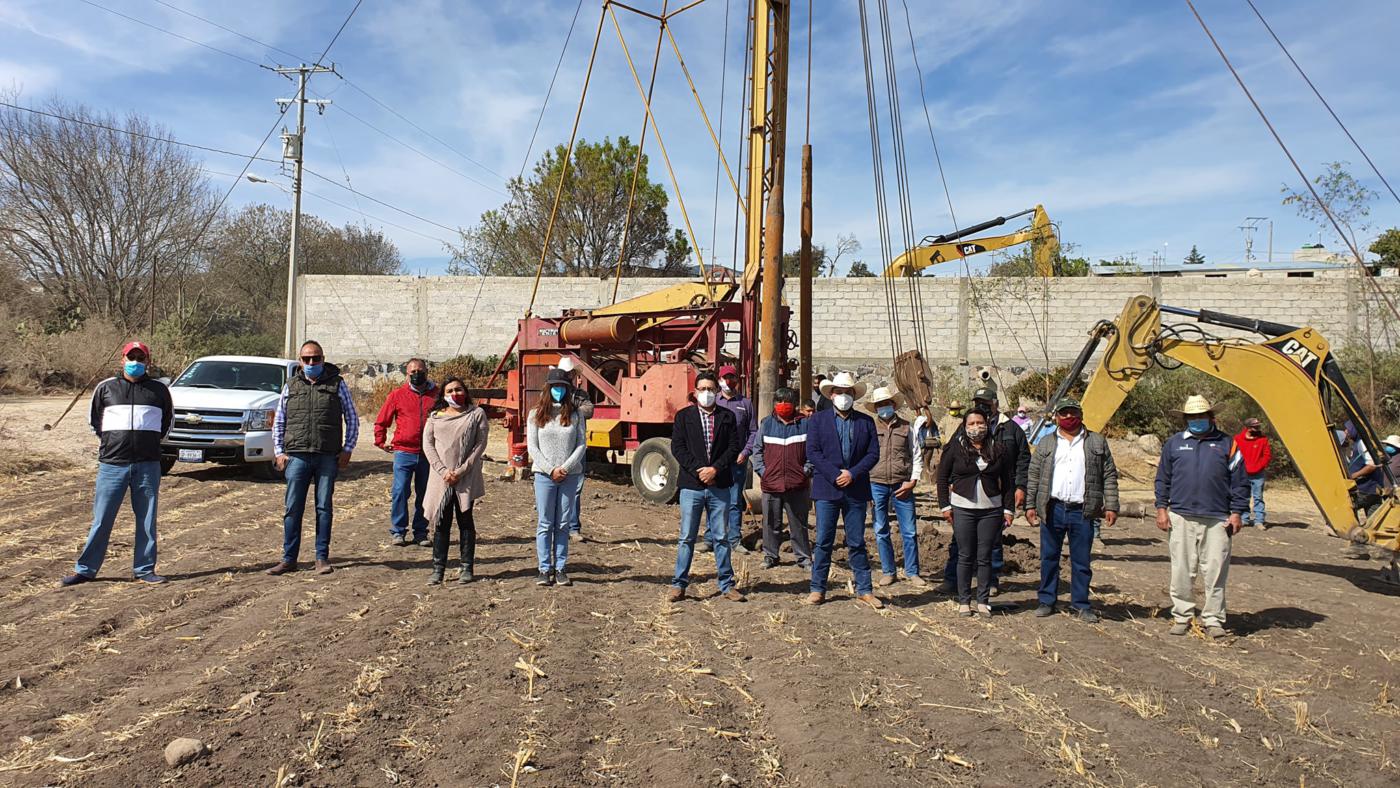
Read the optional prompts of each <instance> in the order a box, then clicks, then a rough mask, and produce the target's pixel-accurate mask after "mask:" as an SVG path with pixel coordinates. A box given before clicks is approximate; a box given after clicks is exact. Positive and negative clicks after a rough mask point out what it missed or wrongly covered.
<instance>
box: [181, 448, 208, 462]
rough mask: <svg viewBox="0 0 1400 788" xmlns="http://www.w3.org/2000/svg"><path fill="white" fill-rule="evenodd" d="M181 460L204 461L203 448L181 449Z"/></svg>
mask: <svg viewBox="0 0 1400 788" xmlns="http://www.w3.org/2000/svg"><path fill="white" fill-rule="evenodd" d="M179 459H180V462H204V450H203V449H181V450H180V458H179Z"/></svg>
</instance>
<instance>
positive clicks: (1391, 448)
mask: <svg viewBox="0 0 1400 788" xmlns="http://www.w3.org/2000/svg"><path fill="white" fill-rule="evenodd" d="M1396 452H1400V449H1397V448H1395V447H1394V446H1386V447H1385V453H1386V454H1389V455H1391V456H1394V455H1395V454H1396Z"/></svg>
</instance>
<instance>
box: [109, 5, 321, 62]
mask: <svg viewBox="0 0 1400 788" xmlns="http://www.w3.org/2000/svg"><path fill="white" fill-rule="evenodd" d="M151 2H153V3H157V4H159V5H163V6H165V7H166V8H169V9H170V10H171V11H175V12H177V13H181V14H184V15H185V16H187V17H190V18H191V19H198V20H199V21H201V22H203V23H205V24H207V25H213V26H214V27H217V28H219V29H220V30H222V31H224V32H225V33H231V34H233V35H235V36H238V37H239V38H241V39H243V40H244V41H248V42H250V43H254V44H257V45H258V46H260V47H263V48H264V49H271V50H272V51H274V52H278V53H281V54H283V55H286V56H287V57H290V58H293V59H295V60H305V59H306V58H305V57H303V56H301V55H298V54H297V53H295V52H288V51H287V50H285V49H282V48H281V47H277V46H273V45H272V44H269V43H267V42H266V41H259V40H258V39H256V38H253V37H252V36H249V35H244V34H243V33H240V32H238V31H237V30H234V29H233V28H231V27H226V26H224V25H221V24H219V23H218V22H215V21H214V20H212V19H208V18H205V17H202V16H200V15H199V14H196V13H194V12H192V11H186V10H185V9H183V8H180V7H179V6H176V5H171V4H170V3H167V2H165V0H151ZM89 5H91V4H89ZM113 13H116V12H113ZM127 18H128V19H131V17H127ZM132 21H134V22H139V21H140V20H137V19H133V20H132ZM141 24H146V23H145V22H141ZM147 26H148V27H150V25H147ZM157 29H159V28H157ZM162 32H165V31H162ZM196 43H198V42H196ZM201 46H203V44H201ZM220 51H222V50H220ZM225 54H227V53H225ZM235 57H237V56H236V55H235Z"/></svg>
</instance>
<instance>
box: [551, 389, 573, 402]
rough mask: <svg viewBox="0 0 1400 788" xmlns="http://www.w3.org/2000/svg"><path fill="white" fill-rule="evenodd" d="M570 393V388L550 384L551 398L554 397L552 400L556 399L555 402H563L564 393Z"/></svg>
mask: <svg viewBox="0 0 1400 788" xmlns="http://www.w3.org/2000/svg"><path fill="white" fill-rule="evenodd" d="M568 393H569V390H568V389H566V388H564V387H563V386H550V387H549V398H550V399H552V400H554V401H555V402H563V401H564V395H565V394H568Z"/></svg>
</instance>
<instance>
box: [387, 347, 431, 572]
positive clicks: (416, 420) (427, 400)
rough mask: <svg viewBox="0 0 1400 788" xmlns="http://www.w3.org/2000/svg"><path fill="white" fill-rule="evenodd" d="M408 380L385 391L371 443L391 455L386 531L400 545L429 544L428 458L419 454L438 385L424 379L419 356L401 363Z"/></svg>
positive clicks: (426, 371)
mask: <svg viewBox="0 0 1400 788" xmlns="http://www.w3.org/2000/svg"><path fill="white" fill-rule="evenodd" d="M404 371H405V372H407V373H408V380H405V381H404V384H403V385H402V386H399V387H398V388H396V389H394V390H393V391H391V392H389V397H388V399H386V400H384V407H382V408H380V409H379V417H378V418H376V419H375V420H374V445H375V446H378V447H379V448H381V449H383V450H384V451H387V452H389V453H390V454H393V455H394V489H393V495H392V497H391V499H390V500H391V503H390V512H389V534H390V535H391V536H392V537H393V540H394V544H396V545H398V546H400V547H402V546H404V545H407V544H417V545H419V546H421V547H432V546H433V542H432V540H431V539H429V538H428V518H427V517H425V516H424V515H423V494H424V493H425V492H426V491H427V489H428V471H429V468H428V459H427V458H426V457H424V456H423V425H424V424H425V423H426V422H427V419H428V414H429V413H432V410H433V405H434V404H435V403H436V402H437V399H438V388H437V386H436V385H434V383H433V382H432V381H431V380H428V365H427V364H426V363H425V362H424V361H423V360H422V359H420V358H415V359H410V360H409V362H408V365H407V366H405V367H404ZM390 425H392V426H393V427H394V438H393V442H392V443H386V442H385V441H386V439H387V438H388V434H389V427H390ZM410 483H412V485H413V496H414V499H415V500H414V505H413V539H412V540H411V541H410V540H409V539H408V538H407V533H408V492H409V490H408V486H409V484H410Z"/></svg>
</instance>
